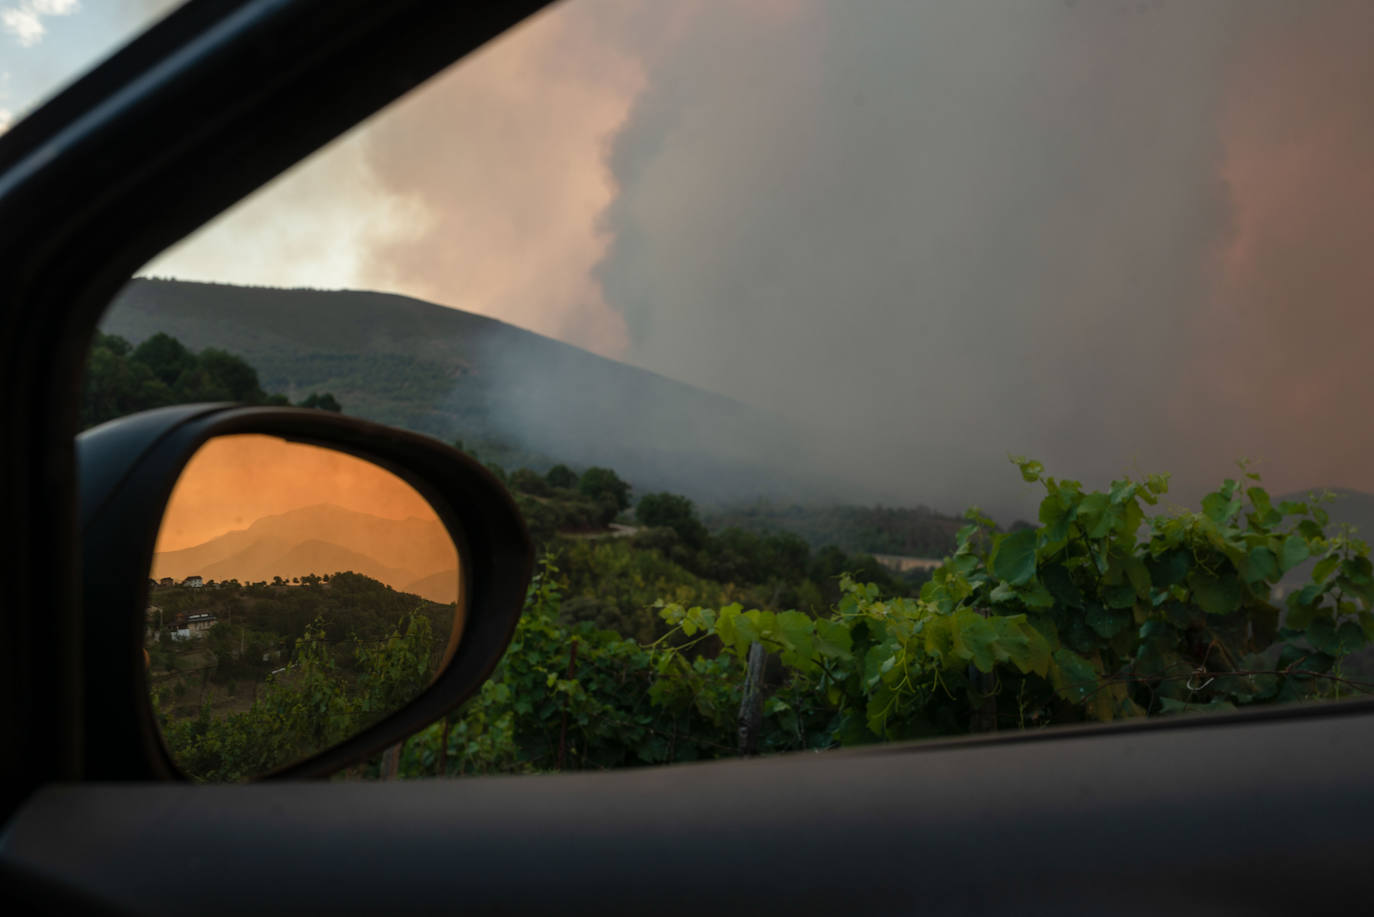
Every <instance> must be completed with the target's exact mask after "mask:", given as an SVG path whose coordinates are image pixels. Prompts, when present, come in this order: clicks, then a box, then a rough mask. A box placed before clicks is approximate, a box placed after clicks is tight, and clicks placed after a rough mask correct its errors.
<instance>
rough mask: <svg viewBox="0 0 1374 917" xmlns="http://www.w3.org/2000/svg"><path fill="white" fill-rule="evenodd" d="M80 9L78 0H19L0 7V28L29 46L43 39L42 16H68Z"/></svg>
mask: <svg viewBox="0 0 1374 917" xmlns="http://www.w3.org/2000/svg"><path fill="white" fill-rule="evenodd" d="M80 9H81V3H80V0H21V2H20V3H19V4H18V5H16V6H3V7H0V28H3V29H4V30H5V31H6V32H8V33H9V34H10V35H12V36H14V38H15V40H16V41H18V42H19V45H20V47H24V48H29V47H33V46H34V45H36V44H38V43H39V42H40V41H42V40H43V36H44V35H45V34H46V33H47V27H46V26H45V25H44V24H43V19H44V17H50V16H70V15H72V14H73V13H76V12H78V11H79V10H80Z"/></svg>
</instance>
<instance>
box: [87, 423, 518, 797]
mask: <svg viewBox="0 0 1374 917" xmlns="http://www.w3.org/2000/svg"><path fill="white" fill-rule="evenodd" d="M241 433H258V434H265V435H269V436H275V437H280V438H282V439H286V440H289V441H295V442H302V443H307V444H310V445H315V446H322V447H325V448H328V449H334V450H337V451H341V452H346V453H349V454H351V455H354V456H357V457H358V458H361V459H364V460H366V461H369V462H372V463H373V464H376V465H379V466H381V467H382V468H385V469H386V470H388V471H391V472H392V473H394V474H395V475H397V476H398V477H400V478H401V479H402V480H404V481H406V482H407V483H409V484H410V485H411V486H413V487H414V488H415V490H417V491H418V492H419V493H420V494H421V495H422V496H423V497H425V499H427V500H428V501H429V502H430V503H431V504H432V505H433V507H434V509H435V511H436V512H437V513H438V515H439V518H440V520H441V521H442V522H443V523H444V526H445V527H446V528H447V529H448V531H449V533H450V535H452V536H453V539H454V542H455V543H456V544H457V545H459V546H460V550H461V551H462V553H463V555H464V556H463V564H464V566H465V567H466V570H467V573H466V576H467V580H466V586H467V589H468V590H469V592H468V601H467V620H466V624H465V628H464V634H463V639H462V640H461V641H460V642H459V644H458V646H457V649H456V650H455V652H454V654H453V657H452V659H451V661H450V663H449V665H448V666H447V667H446V668H444V670H443V671H442V672H440V673H439V675H438V676H437V677H436V678H435V680H434V681H433V682H432V683H431V684H430V685H429V687H428V688H427V689H425V690H424V691H423V692H421V693H420V694H419V695H418V696H417V697H416V698H415V699H414V700H412V701H411V702H410V703H409V704H407V705H406V706H404V707H402V708H401V709H400V710H398V711H396V712H394V713H392V714H391V715H390V716H387V717H385V718H384V719H382V720H380V721H378V722H376V723H374V724H372V725H371V726H369V727H367V728H366V729H364V730H363V731H362V732H361V733H359V734H357V735H355V736H353V737H352V738H350V739H348V740H347V741H344V742H342V743H340V744H338V745H336V746H333V747H332V748H328V749H325V750H323V751H321V752H319V753H317V754H314V755H312V756H310V757H308V758H306V759H305V760H303V761H300V762H297V763H295V764H292V765H289V766H287V767H284V768H282V769H280V770H278V771H275V772H273V773H272V774H270V775H267V777H268V779H280V778H301V777H319V776H323V775H326V774H329V773H332V772H334V771H336V770H338V769H339V768H341V767H343V766H344V765H346V764H349V763H352V762H355V761H358V760H360V759H362V758H365V757H367V756H368V755H370V754H373V753H375V752H378V751H380V750H382V749H383V748H385V747H386V746H388V745H391V744H393V743H395V742H396V741H398V740H400V739H401V738H403V737H405V736H406V735H409V734H411V733H413V732H415V731H416V730H418V729H420V728H422V727H423V726H425V725H427V724H428V723H430V722H433V721H434V720H436V719H438V718H439V717H440V716H442V715H443V714H444V713H446V712H447V711H449V710H451V709H452V708H453V707H455V706H457V705H458V704H460V703H462V702H463V701H464V700H466V699H467V698H468V697H470V696H471V695H472V694H473V693H474V692H475V691H476V690H477V689H478V688H479V687H480V686H481V684H482V682H483V681H485V680H486V679H487V677H488V676H489V675H490V674H491V672H492V670H493V669H494V668H495V667H496V663H497V662H498V661H499V660H500V658H501V655H502V654H503V653H504V652H505V648H506V645H507V643H508V642H509V641H510V637H511V633H512V632H513V631H514V629H515V623H516V620H517V619H518V618H519V615H520V611H521V608H522V607H523V604H524V599H525V590H526V588H527V586H528V584H529V579H530V575H531V571H532V567H533V548H532V546H531V543H530V539H529V535H528V533H527V532H526V530H525V526H524V522H523V521H522V520H521V518H520V514H519V512H518V511H517V510H516V508H515V504H514V502H513V501H512V500H511V498H510V495H509V494H508V493H507V492H506V490H505V488H504V487H503V486H502V485H501V483H500V482H499V481H498V480H497V479H496V478H495V476H493V475H492V474H491V473H490V472H489V471H487V470H486V469H485V468H483V467H482V466H481V465H480V464H479V463H478V462H476V461H474V460H473V459H471V458H469V457H468V456H465V455H463V454H462V453H461V452H458V451H457V450H456V449H453V448H451V447H449V446H446V445H444V444H443V443H441V442H439V441H438V440H435V439H432V438H430V437H427V436H422V435H419V434H415V433H409V432H406V431H403V430H397V429H394V428H390V427H386V426H382V425H379V424H374V423H370V422H368V421H363V420H358V419H356V418H352V417H346V416H343V415H339V414H334V413H331V412H328V411H314V410H303V409H298V408H274V407H241V406H236V405H231V404H208V405H207V404H201V405H183V406H177V407H168V408H159V409H157V410H153V411H145V412H143V413H140V414H134V415H131V416H129V417H125V418H121V419H119V420H114V421H111V422H109V423H106V424H102V425H100V426H98V427H95V428H93V429H91V430H88V431H86V432H84V433H82V434H81V435H80V436H78V437H77V442H76V451H77V467H78V474H79V482H80V504H79V513H80V515H79V520H78V522H79V525H80V532H81V545H82V618H81V621H82V627H83V633H82V635H81V641H80V645H81V648H82V652H83V654H84V657H85V658H84V660H83V661H82V665H81V670H82V671H84V672H85V673H86V675H85V681H84V684H83V686H82V693H83V701H84V703H83V705H82V706H83V709H84V712H85V716H86V718H87V721H86V724H85V727H86V729H85V731H86V733H87V735H88V736H89V739H88V741H89V742H92V743H96V744H98V746H99V747H98V748H87V749H85V750H84V751H83V756H82V757H83V760H84V762H85V771H86V773H85V777H86V779H90V780H148V779H164V780H166V779H182V775H181V774H180V772H179V771H178V770H177V768H176V766H175V765H174V764H173V762H172V760H171V759H170V757H169V756H168V753H167V751H166V748H165V746H164V745H163V742H162V739H161V735H160V730H159V728H158V724H157V722H156V721H155V720H154V717H153V712H152V708H151V706H150V704H149V701H148V674H147V671H146V669H145V666H144V654H143V629H144V608H145V605H146V603H147V598H148V574H147V571H148V570H149V569H150V567H151V562H152V558H153V551H154V546H155V543H156V539H157V534H158V530H159V527H160V525H161V522H162V518H163V512H164V510H165V509H166V506H167V503H168V500H169V498H170V497H171V493H172V488H173V486H174V485H175V483H176V481H177V479H178V477H179V476H180V474H181V472H182V469H183V468H185V466H186V464H187V462H188V461H190V459H191V457H192V456H193V455H194V454H195V453H196V451H197V450H198V449H199V448H200V447H201V446H202V445H203V444H204V443H205V442H206V441H207V440H209V439H211V438H213V437H216V436H224V435H229V434H241Z"/></svg>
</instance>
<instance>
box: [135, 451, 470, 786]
mask: <svg viewBox="0 0 1374 917" xmlns="http://www.w3.org/2000/svg"><path fill="white" fill-rule="evenodd" d="M149 576H150V579H151V582H150V584H149V598H148V608H147V629H146V632H145V633H146V637H145V648H146V651H147V659H148V685H149V690H150V694H151V701H152V704H153V708H154V711H155V713H156V716H157V720H158V723H159V725H160V728H161V730H162V736H163V740H164V742H165V744H166V746H167V749H168V751H169V752H170V753H171V756H172V760H173V761H174V762H175V763H176V765H177V766H178V767H179V768H180V769H181V770H182V771H183V772H184V773H186V774H188V775H189V776H191V777H193V778H195V779H198V780H207V781H226V780H243V779H249V778H252V777H256V776H260V775H262V774H266V773H268V772H270V771H272V770H275V769H277V768H280V767H283V766H286V765H289V764H292V763H294V762H296V761H300V760H302V759H304V758H306V757H308V756H310V755H312V754H315V753H316V752H320V751H323V750H325V749H326V748H329V747H332V746H334V745H337V744H338V743H340V742H342V741H344V740H346V739H348V738H351V737H352V736H354V735H356V734H358V733H359V732H361V731H362V730H363V729H365V728H366V727H368V726H370V725H372V724H373V723H375V722H377V721H378V720H380V719H382V718H383V717H385V716H388V715H389V714H391V713H394V712H395V711H397V710H399V709H400V708H401V707H403V706H405V705H406V704H407V703H408V702H409V701H411V700H413V699H414V698H415V697H416V696H418V695H419V694H420V692H421V691H423V690H424V688H425V687H426V686H427V685H428V684H429V683H430V682H431V681H433V679H434V678H435V677H436V676H437V675H438V674H439V672H440V671H441V670H442V669H443V667H444V666H445V665H446V664H447V662H448V660H449V659H450V658H451V657H452V655H453V651H454V649H455V648H456V647H457V644H458V639H459V637H460V635H461V632H462V626H463V620H464V595H463V591H464V590H463V588H462V582H463V580H462V576H461V572H460V569H459V557H458V551H457V548H456V547H455V545H454V542H453V539H452V538H451V537H450V535H449V533H448V530H447V529H446V528H445V527H444V524H443V523H442V522H441V521H440V519H439V517H438V515H437V514H436V513H435V511H434V509H433V507H432V506H430V504H429V503H428V502H427V501H426V500H425V498H424V497H422V496H421V495H420V494H419V493H418V492H417V491H416V490H415V489H414V488H413V487H411V486H410V485H409V484H407V483H406V482H405V481H403V480H401V479H400V478H399V477H397V476H396V475H394V474H392V473H391V472H389V471H386V470H385V469H383V468H381V467H379V466H377V465H374V464H372V463H370V462H367V461H364V460H363V459H360V458H357V457H355V456H352V455H348V454H347V453H343V452H337V451H333V450H331V449H326V448H321V447H318V446H311V445H305V444H302V443H295V442H288V441H286V440H282V439H278V438H276V437H271V436H261V435H243V434H240V435H229V436H221V437H217V438H215V439H212V440H210V441H209V442H207V443H206V444H205V445H204V446H202V447H201V448H200V450H199V451H197V452H196V454H195V455H194V456H193V457H192V458H191V461H190V462H189V463H188V464H187V466H186V468H185V469H184V471H183V472H182V475H181V477H180V478H178V479H177V482H176V486H175V488H174V489H173V491H172V497H171V500H170V501H169V502H168V505H167V509H166V512H165V514H164V516H163V519H162V525H161V528H160V529H159V531H158V539H157V547H156V553H155V554H154V558H153V568H152V570H151V571H150V573H149Z"/></svg>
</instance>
